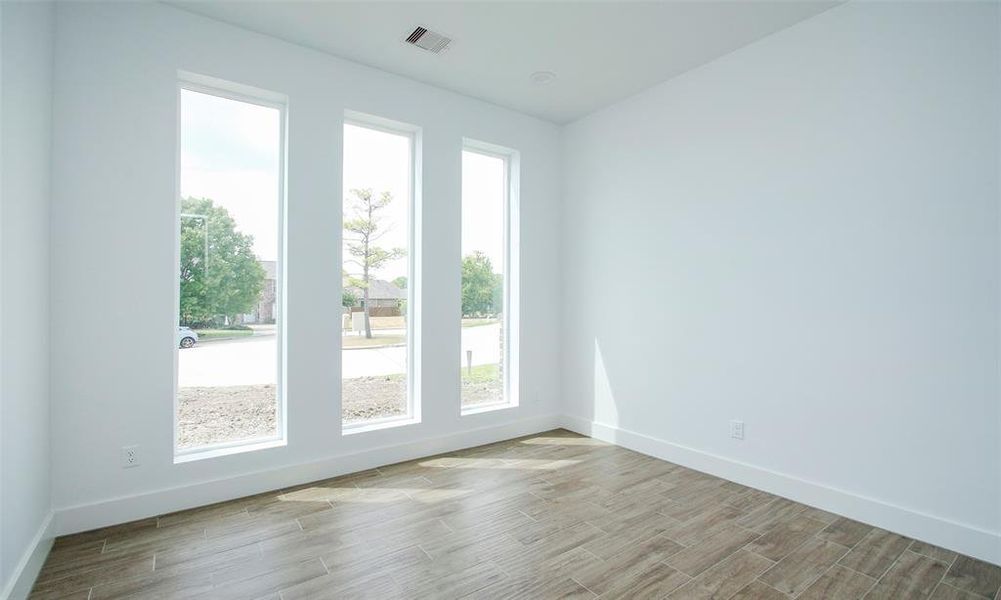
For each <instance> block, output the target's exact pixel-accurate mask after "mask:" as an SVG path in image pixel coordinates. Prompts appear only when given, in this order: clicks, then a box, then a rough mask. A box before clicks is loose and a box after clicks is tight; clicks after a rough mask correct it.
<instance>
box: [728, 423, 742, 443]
mask: <svg viewBox="0 0 1001 600" xmlns="http://www.w3.org/2000/svg"><path fill="white" fill-rule="evenodd" d="M730 437H732V438H733V439H735V440H742V439H744V422H743V421H730Z"/></svg>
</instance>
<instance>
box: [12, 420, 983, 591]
mask: <svg viewBox="0 0 1001 600" xmlns="http://www.w3.org/2000/svg"><path fill="white" fill-rule="evenodd" d="M999 588H1001V568H999V567H996V566H993V565H990V564H987V563H984V562H981V561H977V560H974V559H972V558H969V557H966V556H961V555H957V554H956V553H954V552H950V551H948V550H944V549H942V548H937V547H934V546H931V545H928V544H924V543H921V542H918V541H914V540H910V539H908V538H905V537H902V536H899V535H896V534H894V533H890V532H888V531H884V530H881V529H878V528H874V527H870V526H868V525H863V524H861V523H857V522H855V521H851V520H849V519H845V518H841V517H838V516H837V515H833V514H830V513H826V512H823V511H820V510H817V509H814V508H810V507H807V506H804V505H802V504H797V503H795V502H792V501H790V500H786V499H784V498H779V497H776V496H773V495H771V494H767V493H765V492H762V491H759V490H755V489H751V488H747V487H745V486H742V485H738V484H735V483H732V482H729V481H725V480H723V479H719V478H716V477H712V476H709V475H705V474H703V473H699V472H697V471H692V470H690V469H686V468H683V467H680V466H678V465H674V464H671V463H667V462H664V461H661V460H657V459H654V458H650V457H647V456H643V455H641V454H637V453H635V452H631V451H628V450H624V449H621V448H618V447H615V446H611V445H607V444H604V443H601V442H598V441H595V440H592V439H590V438H586V437H580V436H578V435H575V434H572V433H569V432H567V431H562V430H557V431H552V432H548V433H543V434H538V435H534V436H529V437H525V438H520V439H515V440H509V441H506V442H501V443H497V444H491V445H489V446H482V447H478V448H471V449H468V450H464V451H460V452H454V453H451V454H448V455H443V456H437V457H431V458H426V459H422V460H416V461H412V462H407V463H402V464H397V465H392V466H388V467H384V468H379V469H374V470H371V471H365V472H361V473H355V474H352V475H348V476H344V477H338V478H336V479H330V480H326V481H319V482H315V483H312V484H308V485H303V486H298V487H295V488H291V489H286V490H280V491H276V492H272V493H266V494H261V495H258V496H253V497H249V498H243V499H240V500H234V501H231V502H226V503H222V504H216V505H212V506H207V507H203V508H198V509H194V510H189V511H184V512H180V513H174V514H169V515H164V516H161V517H159V518H151V519H146V520H143V521H138V522H135V523H129V524H126V525H120V526H116V527H110V528H107V529H102V530H98V531H91V532H87V533H81V534H77V535H72V536H67V537H63V538H60V539H58V540H57V541H56V543H55V546H54V548H53V550H52V553H51V555H50V556H49V559H48V561H47V562H46V563H45V566H44V567H43V569H42V572H41V575H40V576H39V578H38V582H37V584H36V586H35V589H34V591H33V593H32V596H31V597H32V598H36V599H43V598H72V599H79V600H86V599H90V600H103V599H107V598H199V599H200V598H212V599H216V598H218V599H224V598H234V599H240V600H243V599H246V600H259V599H269V600H300V599H304V598H336V599H345V598H377V599H380V600H381V599H391V598H490V599H493V598H530V599H548V598H564V597H577V598H593V597H600V598H670V599H672V600H674V599H678V598H719V599H725V598H732V599H734V600H736V599H741V600H751V599H757V600H761V599H767V600H770V599H772V598H775V599H786V598H803V599H821V598H822V599H840V598H863V597H864V598H873V599H875V598H904V599H906V598H934V599H938V600H945V599H968V600H973V599H976V598H980V599H983V598H987V599H992V600H995V599H998V600H1001V596H999Z"/></svg>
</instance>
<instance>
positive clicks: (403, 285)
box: [393, 275, 407, 290]
mask: <svg viewBox="0 0 1001 600" xmlns="http://www.w3.org/2000/svg"><path fill="white" fill-rule="evenodd" d="M393 285H395V286H396V287H398V288H400V289H401V290H405V289H407V278H406V277H404V276H403V275H400V276H399V277H397V278H396V279H394V280H393Z"/></svg>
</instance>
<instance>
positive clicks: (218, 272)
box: [179, 198, 265, 325]
mask: <svg viewBox="0 0 1001 600" xmlns="http://www.w3.org/2000/svg"><path fill="white" fill-rule="evenodd" d="M264 275H265V273H264V267H262V266H261V264H260V263H259V262H258V261H257V257H256V256H255V255H254V237H253V236H251V235H247V234H245V233H241V232H239V231H237V229H236V222H235V221H234V220H233V217H231V216H230V215H229V211H227V210H226V209H225V208H223V207H221V206H216V205H215V204H213V202H212V200H210V199H208V198H184V199H182V200H181V282H180V285H181V304H180V315H179V316H180V322H181V323H182V324H184V325H207V324H212V323H214V322H215V321H216V320H218V319H219V318H220V317H224V318H228V319H230V320H232V319H235V318H236V316H237V315H240V314H244V313H248V312H250V311H251V310H253V308H254V305H255V304H256V303H257V301H258V299H259V298H260V296H261V290H263V289H264Z"/></svg>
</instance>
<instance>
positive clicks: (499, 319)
mask: <svg viewBox="0 0 1001 600" xmlns="http://www.w3.org/2000/svg"><path fill="white" fill-rule="evenodd" d="M516 159H517V155H516V154H515V153H514V152H512V151H510V150H506V149H502V148H497V147H494V146H490V145H487V144H481V143H478V142H471V141H467V142H466V146H465V149H464V150H463V152H462V324H461V331H462V334H461V356H460V357H459V360H460V364H461V370H462V375H461V393H460V396H461V400H462V410H463V411H464V412H476V411H479V410H483V409H491V408H501V407H505V406H515V405H517V403H518V400H517V381H518V379H517V373H516V369H517V360H516V357H517V341H518V340H517V336H516V335H515V334H516V332H517V327H516V326H515V322H516V314H517V303H516V302H515V300H516V298H517V295H516V294H514V293H512V290H513V288H514V286H515V284H516V283H517V277H516V274H517V270H516V264H517V253H516V252H515V251H514V250H516V248H517V243H516V240H517V237H516V233H517V232H516V231H514V230H513V228H512V223H514V222H516V221H515V220H514V219H512V216H511V215H512V212H513V211H512V208H514V205H515V204H516V203H515V202H512V198H515V197H516V194H515V193H513V192H516V186H515V185H513V183H514V182H515V181H516V180H515V179H514V178H513V177H512V164H517V161H516ZM514 174H515V175H516V172H515V173H514Z"/></svg>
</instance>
